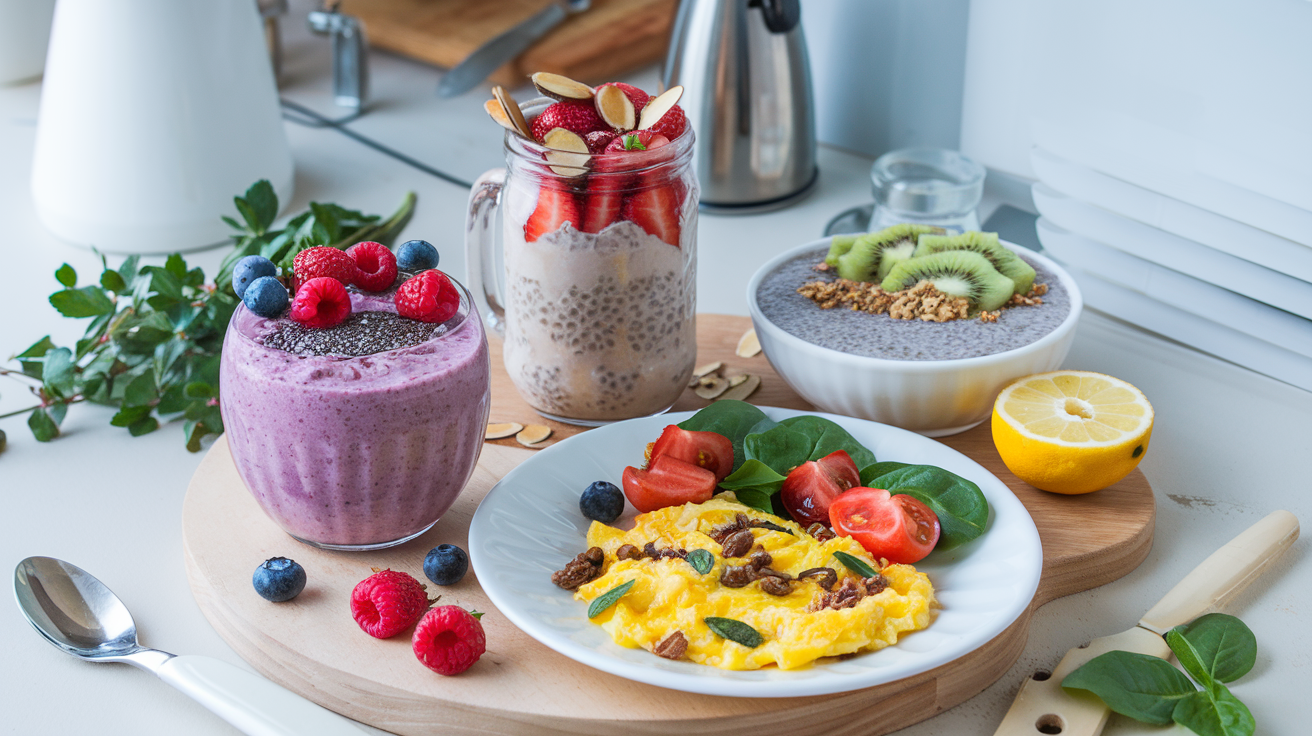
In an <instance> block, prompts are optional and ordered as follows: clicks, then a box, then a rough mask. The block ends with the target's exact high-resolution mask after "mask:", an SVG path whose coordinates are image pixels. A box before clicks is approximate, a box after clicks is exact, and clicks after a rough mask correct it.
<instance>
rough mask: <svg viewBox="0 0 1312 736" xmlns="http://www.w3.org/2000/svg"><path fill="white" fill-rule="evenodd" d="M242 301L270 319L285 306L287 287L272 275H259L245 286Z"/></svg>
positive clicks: (255, 311) (248, 307)
mask: <svg viewBox="0 0 1312 736" xmlns="http://www.w3.org/2000/svg"><path fill="white" fill-rule="evenodd" d="M242 302H243V303H244V304H245V305H246V308H247V309H249V310H251V311H252V312H254V313H256V314H258V315H260V316H261V317H267V318H270V319H272V318H273V317H277V316H278V315H280V314H282V310H284V309H286V308H287V287H285V286H283V285H282V282H281V281H279V280H278V279H275V278H274V277H272V276H261V277H259V278H258V279H255V282H254V283H252V284H251V285H250V286H249V287H247V288H246V295H245V296H243V297H242Z"/></svg>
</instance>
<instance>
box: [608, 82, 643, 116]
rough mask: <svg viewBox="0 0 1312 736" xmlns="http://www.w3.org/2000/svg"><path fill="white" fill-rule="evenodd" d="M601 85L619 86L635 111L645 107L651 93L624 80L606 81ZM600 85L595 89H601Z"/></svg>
mask: <svg viewBox="0 0 1312 736" xmlns="http://www.w3.org/2000/svg"><path fill="white" fill-rule="evenodd" d="M601 87H619V88H620V90H622V91H623V92H624V96H625V97H627V98H629V102H632V103H633V109H634V110H635V111H640V110H642V108H644V107H646V106H647V103H648V102H649V101H651V95H649V94H647V93H646V92H643V91H642V90H640V89H638V88H637V87H634V86H633V85H631V84H625V83H624V82H607V83H606V84H603V85H601ZM601 87H598V88H597V89H601Z"/></svg>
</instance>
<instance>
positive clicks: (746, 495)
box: [733, 488, 774, 514]
mask: <svg viewBox="0 0 1312 736" xmlns="http://www.w3.org/2000/svg"><path fill="white" fill-rule="evenodd" d="M733 494H734V495H735V496H737V497H738V502H739V503H741V504H743V505H744V506H750V507H752V508H754V509H756V510H757V511H764V512H765V513H767V514H773V513H774V507H772V506H771V505H770V494H769V493H766V492H765V491H761V490H757V489H755V488H739V489H738V490H736V491H734V492H733Z"/></svg>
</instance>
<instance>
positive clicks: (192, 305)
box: [0, 180, 415, 452]
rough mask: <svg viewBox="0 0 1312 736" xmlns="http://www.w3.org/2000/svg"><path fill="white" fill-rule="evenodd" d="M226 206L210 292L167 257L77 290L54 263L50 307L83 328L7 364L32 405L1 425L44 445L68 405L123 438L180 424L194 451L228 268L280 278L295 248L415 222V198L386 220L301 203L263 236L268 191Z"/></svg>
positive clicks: (206, 426)
mask: <svg viewBox="0 0 1312 736" xmlns="http://www.w3.org/2000/svg"><path fill="white" fill-rule="evenodd" d="M234 203H235V204H236V207H237V212H238V213H239V214H240V216H241V218H242V220H243V223H239V222H238V221H237V220H235V219H233V218H231V217H224V218H223V219H224V221H225V222H227V223H228V224H229V225H231V226H232V227H233V228H234V229H235V230H236V231H237V232H236V234H235V236H234V238H235V240H236V245H235V247H234V249H233V251H232V253H230V254H228V256H227V257H226V258H225V259H224V261H223V265H222V266H221V267H220V270H219V274H218V276H217V278H216V279H215V282H214V283H207V282H206V279H205V274H204V272H203V271H202V270H201V269H200V268H189V267H188V266H187V262H186V260H185V259H184V258H183V257H182V256H181V255H179V254H176V253H175V254H173V255H170V256H168V257H167V259H166V260H165V262H164V265H163V266H153V265H141V263H140V259H139V258H138V257H137V256H129V257H128V258H127V259H125V260H124V261H123V263H122V264H121V265H119V267H118V268H110V267H109V265H108V263H107V262H106V260H105V258H104V256H101V259H100V261H101V267H102V271H101V273H100V277H99V279H98V280H97V282H96V283H93V284H88V285H85V286H78V274H77V271H75V270H74V269H73V267H72V266H70V265H68V264H67V263H65V264H63V265H62V266H60V267H59V269H57V270H56V271H55V279H56V280H57V281H58V282H59V284H60V285H61V286H62V288H61V289H60V290H59V291H56V292H55V293H53V294H51V295H50V304H51V306H53V307H54V308H55V309H56V310H58V311H59V313H60V314H62V315H64V316H65V317H70V318H73V319H90V320H91V322H90V323H89V324H88V325H87V328H86V330H85V332H84V333H83V336H82V338H81V339H80V340H78V341H77V343H76V344H75V345H74V346H73V347H71V348H69V347H60V346H57V345H55V344H54V342H53V341H51V339H50V336H49V335H47V336H45V337H43V338H41V339H40V340H37V341H36V342H35V343H33V344H32V345H31V346H30V347H28V348H27V349H26V350H24V351H22V352H21V353H18V354H17V355H15V356H13V360H14V361H16V362H17V364H18V367H17V369H10V368H0V376H6V377H9V378H12V379H14V380H16V381H19V382H22V383H25V384H26V385H27V387H28V389H29V390H30V391H31V393H32V394H33V395H34V396H35V397H36V399H37V404H36V405H35V406H31V407H27V408H24V409H20V410H18V411H14V412H10V413H9V414H5V415H3V416H0V418H4V417H7V416H15V415H18V414H24V413H26V414H28V419H27V425H28V427H29V428H30V429H31V430H32V434H33V435H34V436H35V437H36V439H37V440H38V441H41V442H49V441H50V440H53V439H54V438H56V437H58V436H59V427H60V424H62V423H63V421H64V417H65V416H66V415H67V413H68V407H69V406H71V405H73V404H78V403H83V402H90V403H93V404H101V405H104V406H110V407H113V408H115V409H117V412H116V413H115V414H114V416H113V418H112V419H110V424H112V425H114V426H116V427H125V428H127V430H128V432H130V433H131V434H132V435H133V436H139V435H143V434H148V433H150V432H153V431H155V430H156V429H158V428H159V425H160V421H161V420H163V421H170V420H174V419H179V418H180V419H182V420H183V436H184V439H185V440H186V444H187V449H188V450H191V451H192V452H196V451H198V450H199V449H200V446H201V444H200V443H201V439H202V438H203V437H205V436H206V435H209V434H221V433H222V432H223V419H222V417H221V416H220V413H219V399H218V397H219V354H220V351H221V349H222V347H223V336H224V333H225V332H226V330H227V327H228V321H229V320H230V319H231V317H232V313H233V311H234V310H235V309H236V308H237V297H236V296H235V295H234V294H233V292H232V268H233V266H234V265H235V264H236V262H237V261H238V260H240V259H241V258H242V257H244V256H248V255H254V254H259V255H263V256H265V257H267V258H269V259H270V260H273V261H274V262H275V263H278V264H280V265H281V266H282V267H283V269H284V272H288V273H289V272H290V270H291V260H292V259H293V258H295V256H296V254H297V253H299V252H300V251H302V250H304V249H306V248H311V247H314V246H318V245H331V246H333V247H336V248H346V247H349V246H350V245H352V244H354V243H357V242H360V241H362V240H375V241H378V242H381V243H383V244H384V245H391V243H392V241H394V240H395V239H396V237H397V236H398V235H399V234H400V232H401V230H402V228H404V227H405V225H406V223H408V222H409V221H410V218H411V216H412V215H413V214H414V206H415V195H414V193H410V194H407V195H406V197H405V199H404V200H403V201H402V203H401V206H400V207H399V208H398V209H397V211H396V212H395V213H393V214H392V216H391V217H389V218H387V219H386V220H384V219H383V218H382V216H380V215H365V214H363V213H360V212H357V211H355V210H348V209H345V208H343V207H339V206H337V205H334V204H319V203H317V202H311V203H310V207H309V210H308V211H306V212H302V213H300V214H298V215H296V216H295V217H293V218H292V219H291V220H290V221H289V222H288V223H287V225H286V227H283V228H281V229H273V227H272V226H273V221H274V219H275V218H276V217H277V214H278V196H277V195H276V194H275V193H274V191H273V187H272V186H271V185H270V184H269V182H267V181H263V180H261V181H259V182H256V183H255V184H253V185H252V186H251V187H250V188H249V189H247V190H246V193H245V195H244V196H239V197H234Z"/></svg>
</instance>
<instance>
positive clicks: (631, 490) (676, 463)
mask: <svg viewBox="0 0 1312 736" xmlns="http://www.w3.org/2000/svg"><path fill="white" fill-rule="evenodd" d="M714 492H715V473H712V472H711V471H709V470H707V469H706V468H699V467H697V466H696V465H693V464H692V463H685V462H684V461H682V460H679V459H677V458H673V457H670V456H668V455H664V456H661V457H658V458H656V459H655V460H652V462H651V467H650V468H648V469H647V470H639V469H637V468H634V467H628V468H625V469H624V495H625V497H627V498H628V499H629V503H631V504H633V508H635V509H637V510H639V511H641V512H642V513H644V514H645V513H647V512H648V511H655V510H656V509H663V508H665V507H666V506H678V505H679V504H684V503H703V502H705V501H709V500H711V494H712V493H714Z"/></svg>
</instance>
